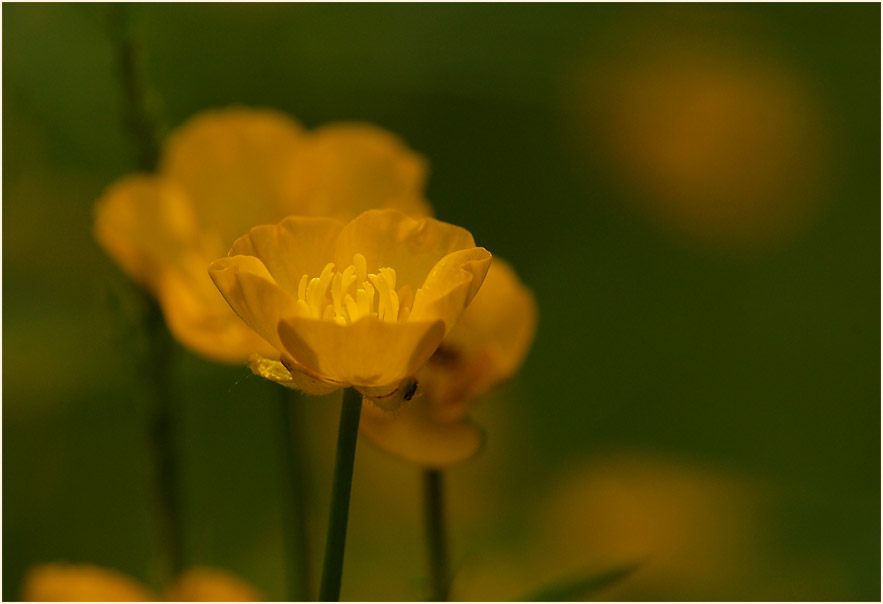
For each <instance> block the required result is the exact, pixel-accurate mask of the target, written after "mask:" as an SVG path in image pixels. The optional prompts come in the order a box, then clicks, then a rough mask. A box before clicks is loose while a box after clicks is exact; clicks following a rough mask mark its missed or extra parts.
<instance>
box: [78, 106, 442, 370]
mask: <svg viewBox="0 0 883 604" xmlns="http://www.w3.org/2000/svg"><path fill="white" fill-rule="evenodd" d="M425 180H426V163H425V161H424V160H423V158H422V157H420V156H418V155H416V154H414V153H413V152H411V151H410V150H408V149H407V147H405V145H404V144H403V143H402V142H401V141H400V140H399V139H398V138H396V137H395V136H393V135H391V134H389V133H387V132H385V131H383V130H381V129H379V128H376V127H374V126H370V125H366V124H336V125H330V126H325V127H322V128H318V129H317V130H315V131H313V132H306V131H304V130H303V129H302V128H301V126H300V125H298V124H297V123H296V122H295V121H293V120H292V119H291V118H289V117H287V116H286V115H284V114H282V113H279V112H276V111H271V110H257V109H247V108H231V109H225V110H217V111H208V112H205V113H202V114H200V115H199V116H197V117H195V118H193V119H192V120H190V121H189V122H187V123H186V124H184V125H183V126H182V127H181V128H179V129H178V130H177V131H176V132H174V133H173V134H172V136H171V137H170V138H169V140H168V142H167V143H166V145H165V147H164V149H163V153H162V157H161V159H160V165H159V170H158V173H157V174H152V175H148V174H136V175H130V176H127V177H124V178H122V179H120V180H119V181H117V182H116V183H114V184H113V185H112V186H111V187H110V188H108V190H107V191H106V192H105V193H104V195H103V196H102V198H101V199H100V200H99V201H98V203H97V205H96V215H95V237H96V239H97V240H98V242H99V243H100V244H101V245H102V247H103V248H104V249H105V250H106V251H107V253H108V254H109V255H110V256H111V257H112V258H113V259H114V260H115V261H116V262H117V263H118V264H119V265H120V266H121V267H122V268H123V270H125V271H126V273H128V274H129V276H130V277H132V279H134V280H135V281H137V282H138V283H139V284H141V285H143V286H144V287H146V288H148V289H149V290H150V291H151V292H152V293H153V294H154V295H155V296H156V297H157V299H158V300H159V302H160V305H161V306H162V309H163V313H164V315H165V319H166V322H167V324H168V326H169V329H170V330H171V331H172V333H173V334H174V336H175V337H176V338H177V339H178V340H179V341H180V342H181V343H182V344H184V345H185V346H187V347H188V348H190V349H191V350H193V351H195V352H197V353H199V354H201V355H203V356H206V357H208V358H210V359H213V360H215V361H219V362H227V363H240V362H244V361H245V360H246V359H247V358H248V355H249V354H250V353H253V352H258V353H263V354H265V355H271V354H272V348H270V347H268V346H267V344H266V343H265V342H264V341H263V340H261V338H259V337H258V336H257V335H256V334H254V332H252V331H251V330H250V329H249V328H248V327H247V326H246V325H245V324H243V323H242V321H241V320H239V318H238V317H236V315H235V314H234V313H233V312H232V311H231V310H230V307H229V306H228V305H227V304H226V303H225V302H224V300H223V298H222V297H221V296H220V295H219V294H218V292H217V290H216V289H215V287H214V286H213V285H212V283H211V280H210V279H209V278H208V276H207V275H206V267H207V266H208V265H209V263H210V262H211V261H212V260H214V259H215V258H218V257H220V256H223V255H224V254H225V253H226V252H227V250H228V249H230V245H232V243H233V241H234V240H235V238H236V237H238V236H240V235H241V234H242V233H244V232H246V231H247V230H248V229H249V228H251V227H253V226H255V225H258V224H265V223H271V222H277V221H279V220H281V219H282V218H284V217H285V216H288V215H292V214H296V215H302V216H332V217H335V218H338V219H341V220H349V219H351V218H352V217H354V216H356V215H358V214H359V213H361V212H362V211H364V210H367V209H370V208H375V207H388V208H396V209H399V210H401V211H403V212H405V213H406V214H409V215H412V216H425V215H428V214H430V213H431V209H430V207H429V205H428V204H427V202H426V201H425V200H424V199H423V188H424V184H425Z"/></svg>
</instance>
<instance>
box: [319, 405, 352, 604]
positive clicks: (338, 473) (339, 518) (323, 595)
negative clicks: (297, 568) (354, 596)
mask: <svg viewBox="0 0 883 604" xmlns="http://www.w3.org/2000/svg"><path fill="white" fill-rule="evenodd" d="M361 415H362V395H361V394H359V392H358V391H357V390H355V389H354V388H348V389H347V390H344V391H343V405H342V407H341V410H340V427H339V429H338V432H337V456H336V458H335V460H334V477H333V478H332V485H331V509H330V514H329V518H328V538H327V540H326V542H325V564H324V566H323V567H322V584H321V585H320V587H319V601H320V602H337V601H338V600H339V599H340V579H341V576H342V575H343V552H344V547H345V546H346V524H347V517H348V516H349V508H350V491H351V490H352V486H353V464H354V463H355V460H356V440H357V439H358V436H359V419H361Z"/></svg>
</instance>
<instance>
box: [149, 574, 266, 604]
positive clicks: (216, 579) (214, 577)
mask: <svg viewBox="0 0 883 604" xmlns="http://www.w3.org/2000/svg"><path fill="white" fill-rule="evenodd" d="M263 599H264V597H263V595H261V593H260V592H258V591H257V590H256V589H255V588H254V587H252V586H251V585H250V584H248V583H247V582H246V581H244V580H243V579H240V578H239V577H237V576H236V575H233V574H231V573H228V572H227V571H224V570H218V569H215V568H205V567H196V568H191V569H190V570H188V571H187V572H185V573H184V574H183V575H181V576H180V577H178V579H177V580H176V581H175V582H174V583H172V586H171V587H169V589H168V590H166V600H168V601H169V602H261V601H263Z"/></svg>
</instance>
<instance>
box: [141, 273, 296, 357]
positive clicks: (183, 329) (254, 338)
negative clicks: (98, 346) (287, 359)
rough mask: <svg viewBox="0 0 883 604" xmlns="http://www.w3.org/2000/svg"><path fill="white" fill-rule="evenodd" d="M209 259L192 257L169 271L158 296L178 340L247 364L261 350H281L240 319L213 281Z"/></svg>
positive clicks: (273, 354) (273, 352)
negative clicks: (209, 270) (253, 354)
mask: <svg viewBox="0 0 883 604" xmlns="http://www.w3.org/2000/svg"><path fill="white" fill-rule="evenodd" d="M209 262H210V259H206V258H205V257H203V256H193V257H191V258H190V259H189V260H188V261H186V262H180V263H179V265H178V268H177V270H170V271H166V273H165V274H164V275H163V278H162V282H161V284H160V286H159V288H158V289H159V293H158V298H159V301H160V304H161V305H162V308H163V314H164V316H165V320H166V324H167V325H168V327H169V330H170V331H171V332H172V334H173V335H174V336H175V338H177V339H178V341H179V342H181V343H182V344H184V345H185V346H187V347H188V348H190V349H191V350H194V351H196V352H197V353H199V354H201V355H203V356H205V357H206V358H209V359H212V360H213V361H216V362H219V363H233V364H235V363H245V362H246V360H247V359H248V357H249V355H250V354H252V353H258V354H261V355H263V356H266V357H278V356H279V353H278V352H277V351H276V349H275V348H273V347H272V346H270V345H269V344H268V343H267V342H266V341H265V340H264V339H263V338H261V337H260V336H258V334H257V333H255V332H254V331H253V330H252V329H251V328H250V327H249V326H248V325H247V324H246V323H245V322H244V321H243V320H242V319H240V318H239V317H238V316H237V315H236V313H235V312H233V309H232V308H230V305H229V304H227V302H226V301H225V300H224V296H222V295H221V293H220V292H219V291H218V288H217V287H215V285H214V283H212V279H211V277H210V276H209V274H208V271H207V267H208V265H209Z"/></svg>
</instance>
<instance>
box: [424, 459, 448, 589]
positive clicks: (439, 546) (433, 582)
mask: <svg viewBox="0 0 883 604" xmlns="http://www.w3.org/2000/svg"><path fill="white" fill-rule="evenodd" d="M442 479H443V476H442V472H441V470H433V469H428V470H424V471H423V503H424V519H425V521H426V548H427V553H428V554H429V579H430V600H431V601H434V602H446V601H447V600H448V596H449V589H450V579H449V578H448V543H447V537H446V535H445V513H444V512H445V510H444V484H443V480H442Z"/></svg>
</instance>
